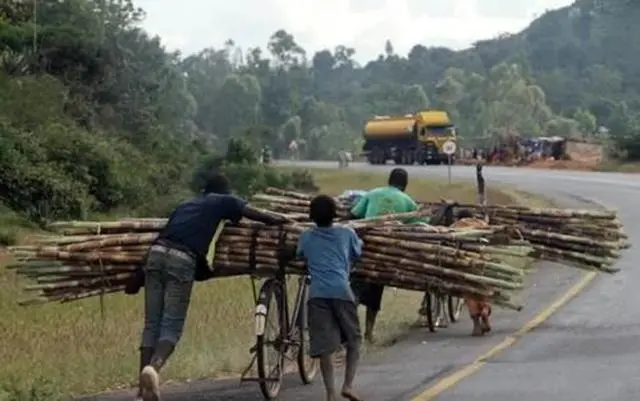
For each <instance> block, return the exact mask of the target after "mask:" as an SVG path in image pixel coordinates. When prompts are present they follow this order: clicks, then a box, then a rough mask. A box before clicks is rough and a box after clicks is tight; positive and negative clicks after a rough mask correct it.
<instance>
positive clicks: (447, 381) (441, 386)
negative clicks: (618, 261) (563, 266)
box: [411, 272, 597, 401]
mask: <svg viewBox="0 0 640 401" xmlns="http://www.w3.org/2000/svg"><path fill="white" fill-rule="evenodd" d="M596 276H597V273H595V272H589V273H587V274H585V275H584V276H583V277H582V278H581V279H580V281H578V282H577V283H575V284H574V285H573V286H571V288H569V289H568V290H567V292H565V293H564V295H562V296H561V297H560V298H558V299H556V300H555V301H554V302H553V303H552V304H551V305H549V306H547V307H546V308H545V309H543V310H542V311H541V312H540V313H538V314H537V315H536V316H535V317H534V318H533V319H531V320H529V321H528V322H527V323H526V324H525V325H524V326H522V327H521V328H520V329H518V330H517V331H516V332H515V333H513V334H511V335H509V336H507V337H506V338H505V339H504V340H502V342H500V343H499V344H498V345H496V346H494V347H492V348H491V349H490V350H489V351H487V352H486V353H484V354H483V355H481V356H479V357H478V358H476V359H475V360H474V361H473V362H471V363H469V364H468V365H466V366H464V367H463V368H461V369H460V370H457V371H456V372H454V373H452V374H450V375H448V376H446V377H444V378H442V379H440V380H439V381H438V382H437V383H435V384H434V385H433V386H431V387H429V388H428V389H426V390H425V391H424V392H422V393H420V394H419V395H417V396H416V397H414V398H413V399H412V400H411V401H430V400H432V399H434V398H435V397H437V396H438V395H440V394H441V393H442V392H444V391H445V390H447V389H449V388H451V387H453V386H455V385H456V384H458V383H459V382H460V381H462V380H463V379H465V378H467V377H469V376H471V375H472V374H474V373H475V372H477V371H478V370H480V368H482V367H483V366H484V365H485V364H486V363H487V360H488V359H490V358H492V357H494V356H496V355H498V354H500V353H501V352H503V351H504V350H506V349H507V348H509V347H511V346H512V345H513V344H515V343H516V342H517V341H518V339H519V338H520V337H522V336H523V335H525V334H527V333H528V332H530V331H531V330H533V329H535V328H536V327H538V326H539V325H540V324H541V323H543V322H544V321H545V320H547V319H548V318H549V317H550V316H551V315H553V314H554V313H555V312H557V311H558V309H560V308H561V307H562V306H563V305H565V304H566V303H567V302H569V301H570V300H571V299H572V298H573V297H575V296H576V295H578V294H579V293H580V292H581V291H582V290H584V289H585V287H586V286H587V285H589V283H591V281H592V280H593V279H594V278H595V277H596Z"/></svg>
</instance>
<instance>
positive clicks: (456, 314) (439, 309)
mask: <svg viewBox="0 0 640 401" xmlns="http://www.w3.org/2000/svg"><path fill="white" fill-rule="evenodd" d="M463 305H464V300H463V299H462V298H460V297H456V296H453V295H445V294H442V293H439V292H438V291H429V290H427V291H425V293H424V296H423V298H422V303H421V305H420V310H419V313H420V315H421V316H424V317H425V319H426V327H427V328H428V329H429V331H430V332H432V333H435V332H436V330H437V329H438V328H446V327H447V326H448V323H449V322H450V323H456V322H457V321H458V320H459V319H460V314H461V313H462V307H463ZM445 320H447V321H448V322H445Z"/></svg>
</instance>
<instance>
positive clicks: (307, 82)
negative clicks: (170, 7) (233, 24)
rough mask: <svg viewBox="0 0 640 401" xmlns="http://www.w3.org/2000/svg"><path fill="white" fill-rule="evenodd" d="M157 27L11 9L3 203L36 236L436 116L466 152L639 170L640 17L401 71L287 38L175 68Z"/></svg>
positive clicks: (116, 12)
mask: <svg viewBox="0 0 640 401" xmlns="http://www.w3.org/2000/svg"><path fill="white" fill-rule="evenodd" d="M143 18H144V12H143V10H140V9H138V8H136V7H135V4H133V3H132V2H131V1H130V0H58V1H46V2H45V1H42V2H40V3H39V4H38V8H37V10H36V11H35V12H34V9H33V2H32V1H31V0H29V1H26V0H25V1H20V0H6V1H3V2H2V3H0V199H2V200H3V202H5V203H6V204H8V205H9V206H11V207H12V208H14V209H16V210H19V211H20V212H23V213H26V214H28V215H29V216H31V217H34V218H38V219H48V218H61V217H82V216H85V215H86V213H87V212H93V211H98V212H111V211H114V210H118V209H125V210H127V211H131V210H138V211H140V213H146V214H149V213H163V212H164V210H166V207H168V206H170V205H172V204H173V203H175V201H176V200H178V199H179V198H180V197H182V196H184V195H185V194H186V192H185V191H186V189H187V188H189V184H191V187H192V188H194V185H195V184H194V180H195V181H197V176H198V171H200V172H202V169H203V166H206V167H207V168H209V167H211V166H212V165H216V166H219V165H220V164H221V163H222V164H224V160H223V161H222V162H221V161H220V160H217V159H212V157H213V156H212V155H220V154H223V153H224V151H226V150H227V149H228V147H229V146H230V143H231V145H233V146H231V148H232V149H231V150H232V152H231V153H234V152H235V154H243V155H241V156H242V157H244V158H248V159H251V158H253V156H252V155H251V154H252V149H253V150H255V154H256V155H257V150H258V149H260V147H261V146H263V145H269V146H270V147H271V149H272V150H273V152H274V154H275V156H276V157H291V156H295V157H300V158H304V159H327V158H330V159H335V158H336V154H337V152H338V151H339V150H343V149H344V150H352V151H356V152H357V151H358V150H359V148H360V146H361V139H360V132H361V129H362V126H363V123H364V122H365V120H366V119H368V118H371V116H373V115H381V114H395V113H402V114H404V113H409V112H414V111H416V110H420V109H425V108H427V107H437V108H443V109H445V110H447V111H448V112H449V113H450V114H451V116H452V117H453V119H454V120H455V122H456V124H457V126H458V130H459V132H460V134H461V135H462V137H463V141H464V143H465V144H466V145H467V146H484V145H486V144H488V143H490V142H491V141H493V140H495V139H496V138H499V137H500V136H501V135H504V134H505V133H511V134H517V135H520V136H522V137H529V136H539V135H562V136H571V137H580V138H585V139H593V140H601V141H607V142H608V143H610V144H612V146H611V149H612V150H613V151H614V152H615V153H614V154H615V156H617V157H619V158H626V159H629V160H635V159H640V115H639V113H638V111H639V110H640V69H638V61H639V60H636V57H639V56H638V55H639V54H640V35H639V33H640V28H638V27H637V25H636V23H635V21H636V20H637V19H638V18H640V3H638V2H637V1H632V0H606V1H605V0H578V1H577V2H576V3H575V4H573V5H572V6H570V7H566V8H563V9H559V10H554V11H549V12H547V13H546V14H544V15H543V16H541V17H540V18H538V19H537V20H536V21H534V22H533V23H532V24H531V25H530V27H529V28H527V29H526V30H524V31H523V32H520V33H517V34H513V35H506V36H501V37H499V38H495V39H492V40H485V41H480V42H477V43H475V44H474V46H473V47H471V48H470V49H467V50H464V51H457V52H456V51H452V50H450V49H446V48H438V47H429V44H428V43H425V44H416V45H415V46H414V47H413V48H412V49H411V51H410V52H409V54H408V55H400V54H397V53H396V52H395V51H394V48H393V43H392V42H391V41H387V42H386V43H381V54H380V55H379V56H378V58H377V59H376V60H372V61H370V62H368V63H367V64H366V65H358V63H356V62H355V61H354V55H355V54H356V51H357V49H352V48H349V47H346V46H337V47H336V48H335V49H326V50H321V51H318V52H316V53H313V54H312V53H309V52H307V51H306V50H305V49H303V48H302V47H301V46H300V45H298V44H297V43H296V39H295V37H294V36H293V35H292V34H291V33H288V32H286V31H284V30H278V31H276V32H275V33H274V34H273V35H272V36H271V37H270V38H265V39H266V42H267V43H266V46H265V47H264V48H258V47H257V48H250V49H241V48H239V47H237V46H235V44H234V42H233V39H229V41H228V42H227V43H226V45H225V46H224V47H223V48H207V49H203V50H202V51H201V52H199V53H197V54H191V55H183V54H178V53H171V52H168V51H167V50H166V49H165V48H164V47H163V45H162V39H161V38H159V37H153V36H151V35H150V34H149V33H147V32H145V31H144V30H143V29H142V28H141V27H140V23H141V21H142V20H143ZM231 138H234V141H230V139H231ZM239 138H240V139H241V141H240V142H238V139H239ZM293 140H295V141H296V142H297V143H298V144H299V147H298V151H297V152H296V154H295V155H291V154H290V153H291V152H290V149H289V146H288V145H289V144H290V143H291V141H293ZM238 143H240V144H241V145H242V146H240V145H238ZM243 152H244V153H243ZM212 160H213V161H212ZM216 160H217V161H216ZM216 163H217V164H216ZM194 171H196V174H195V175H194ZM256 171H257V170H251V171H241V172H239V173H238V174H244V175H240V176H239V177H240V178H239V180H247V179H248V178H247V177H249V176H253V175H255V174H257V173H256ZM194 176H195V179H194ZM272 178H273V177H272ZM273 179H275V178H273Z"/></svg>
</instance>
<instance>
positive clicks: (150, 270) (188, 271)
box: [138, 174, 287, 401]
mask: <svg viewBox="0 0 640 401" xmlns="http://www.w3.org/2000/svg"><path fill="white" fill-rule="evenodd" d="M230 192H231V191H230V188H229V181H228V180H227V178H226V177H224V176H223V175H220V174H216V175H213V176H212V177H210V178H209V179H208V180H207V184H206V187H205V190H204V191H203V194H202V195H201V196H198V197H197V198H195V199H191V200H189V201H186V202H184V203H182V204H180V205H179V206H178V207H177V208H176V209H175V210H174V211H173V212H172V213H171V215H170V216H169V221H168V222H167V225H166V226H165V228H164V229H163V230H162V232H160V234H159V235H158V238H157V240H156V241H155V242H154V243H153V244H152V246H151V248H150V249H149V254H148V256H147V261H146V264H145V266H144V276H145V277H144V280H145V284H144V287H145V319H144V331H143V333H142V344H141V347H140V379H139V392H138V398H139V399H142V400H143V401H157V400H159V397H160V392H159V377H158V371H159V370H160V369H161V368H162V366H163V365H164V364H165V363H166V361H167V359H168V358H169V356H170V355H171V354H172V353H173V350H174V348H175V346H176V344H177V343H178V341H179V340H180V336H181V334H182V329H183V327H184V322H185V319H186V316H187V310H188V308H189V302H190V299H191V290H192V288H193V282H194V279H195V278H196V271H197V270H199V269H201V268H202V267H201V266H202V264H203V261H204V264H205V265H206V254H207V251H208V248H209V245H210V243H211V241H212V239H213V237H214V235H215V231H216V229H217V227H218V225H219V224H220V223H221V222H222V221H224V220H230V221H232V222H237V221H239V220H240V219H241V218H242V217H246V218H249V219H251V220H257V221H261V222H263V223H266V224H283V223H285V222H286V221H287V220H286V219H284V218H283V217H279V216H271V215H267V214H265V213H262V212H260V211H258V210H257V209H254V208H252V207H251V206H249V205H248V204H247V202H246V201H244V200H242V199H239V198H237V197H235V196H232V195H230Z"/></svg>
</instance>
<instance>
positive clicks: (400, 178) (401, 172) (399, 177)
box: [388, 168, 409, 192]
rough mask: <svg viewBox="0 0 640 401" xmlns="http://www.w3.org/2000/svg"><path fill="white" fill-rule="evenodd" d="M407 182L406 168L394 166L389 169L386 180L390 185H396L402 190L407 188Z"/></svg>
mask: <svg viewBox="0 0 640 401" xmlns="http://www.w3.org/2000/svg"><path fill="white" fill-rule="evenodd" d="M408 183H409V174H408V173H407V170H405V169H403V168H394V169H393V170H391V173H390V174H389V181H388V184H389V186H390V187H396V188H398V189H399V190H401V191H403V192H404V190H405V189H407V184H408Z"/></svg>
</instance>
